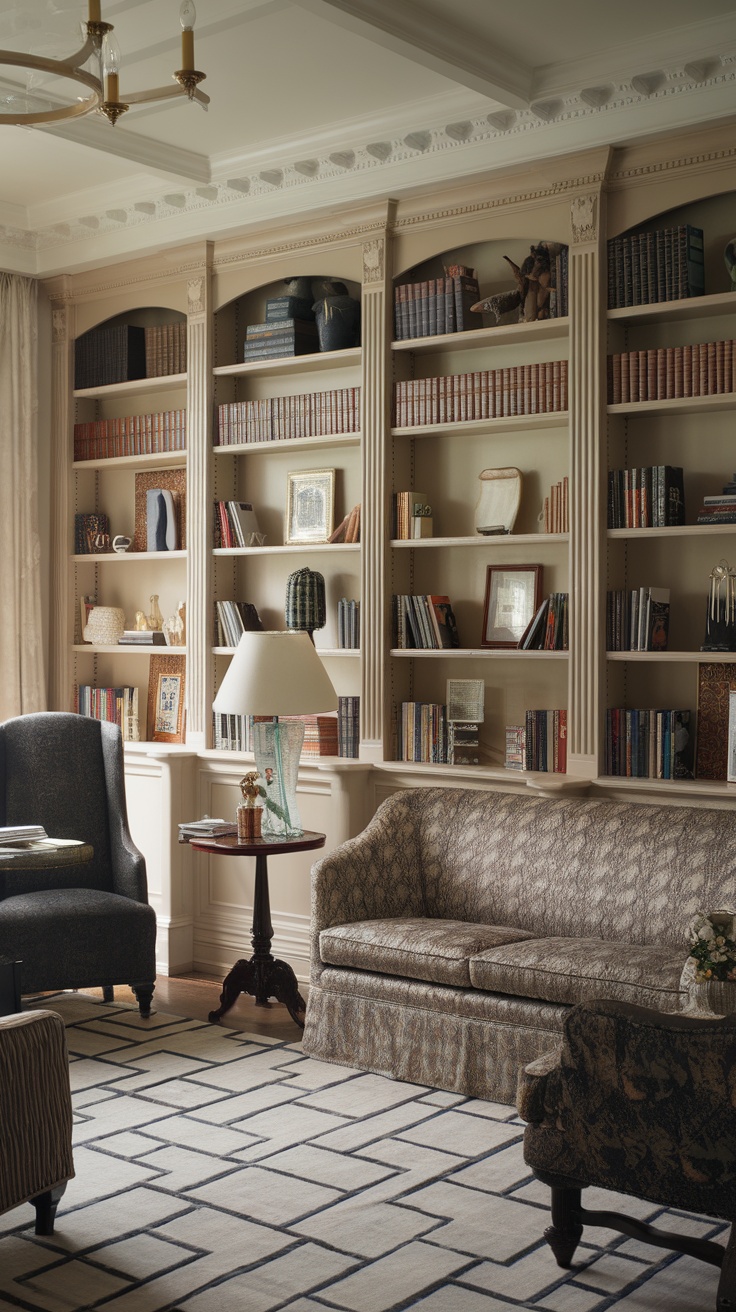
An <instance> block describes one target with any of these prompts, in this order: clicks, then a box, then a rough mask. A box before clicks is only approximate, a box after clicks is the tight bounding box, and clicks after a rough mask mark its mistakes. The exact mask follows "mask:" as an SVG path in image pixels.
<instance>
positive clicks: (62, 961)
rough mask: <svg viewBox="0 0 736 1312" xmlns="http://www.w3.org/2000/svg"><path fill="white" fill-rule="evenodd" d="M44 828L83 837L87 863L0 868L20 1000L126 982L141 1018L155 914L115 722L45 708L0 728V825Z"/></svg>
mask: <svg viewBox="0 0 736 1312" xmlns="http://www.w3.org/2000/svg"><path fill="white" fill-rule="evenodd" d="M15 824H40V825H43V827H44V829H45V830H46V833H47V834H48V835H49V836H50V837H53V838H77V839H82V840H83V841H84V842H85V843H88V844H90V845H91V846H92V848H93V849H94V855H93V857H92V860H91V861H89V862H87V863H85V864H77V865H71V866H64V867H62V868H58V869H51V870H45V871H42V870H24V869H17V870H13V868H12V866H7V867H6V868H5V869H2V870H0V958H5V959H6V960H10V961H20V962H21V968H20V970H21V992H22V993H24V994H28V993H40V992H48V991H51V990H54V989H75V988H91V987H98V988H99V987H101V988H102V989H103V991H104V996H105V998H106V999H108V1000H111V999H112V996H113V987H114V985H115V984H129V985H131V987H132V988H133V990H134V992H135V995H136V997H137V999H138V1005H139V1008H140V1013H141V1016H144V1017H146V1016H149V1015H150V1011H151V999H152V997H153V990H154V986H155V981H156V952H155V945H156V915H155V912H154V910H153V908H152V907H151V906H150V905H149V903H148V892H147V885H146V863H145V860H144V858H143V856H142V854H141V853H140V852H139V851H138V849H137V848H136V846H135V844H134V843H133V840H132V838H131V836H130V830H129V828H128V815H127V808H126V802H125V778H124V773H123V744H122V735H121V733H120V730H119V729H118V728H117V726H116V725H114V724H105V723H101V722H100V721H99V720H93V719H90V718H88V717H86V716H83V715H67V714H65V713H63V712H47V713H42V714H37V715H22V716H18V717H17V718H16V719H12V720H6V721H5V722H4V723H2V724H0V825H15Z"/></svg>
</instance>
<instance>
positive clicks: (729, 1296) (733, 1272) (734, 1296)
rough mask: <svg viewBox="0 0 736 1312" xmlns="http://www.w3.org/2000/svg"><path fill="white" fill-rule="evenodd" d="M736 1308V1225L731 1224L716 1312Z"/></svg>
mask: <svg viewBox="0 0 736 1312" xmlns="http://www.w3.org/2000/svg"><path fill="white" fill-rule="evenodd" d="M734 1308H736V1225H732V1226H731V1233H730V1235H729V1237H728V1243H727V1245H726V1251H725V1253H724V1254H723V1265H722V1266H721V1278H720V1280H719V1281H718V1294H717V1297H716V1312H733V1310H734Z"/></svg>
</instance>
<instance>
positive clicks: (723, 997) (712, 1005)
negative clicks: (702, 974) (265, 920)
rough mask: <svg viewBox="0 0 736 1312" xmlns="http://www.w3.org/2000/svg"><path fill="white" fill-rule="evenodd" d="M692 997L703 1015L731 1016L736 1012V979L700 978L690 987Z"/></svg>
mask: <svg viewBox="0 0 736 1312" xmlns="http://www.w3.org/2000/svg"><path fill="white" fill-rule="evenodd" d="M690 997H691V1001H692V1002H693V1003H694V1004H695V1007H696V1009H697V1011H698V1012H700V1013H701V1015H702V1014H703V1013H706V1014H709V1015H711V1016H730V1015H731V1014H732V1013H733V1012H736V980H731V979H704V980H698V981H696V982H695V983H694V984H692V985H691V987H690Z"/></svg>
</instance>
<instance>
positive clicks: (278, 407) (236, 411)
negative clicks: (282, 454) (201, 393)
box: [216, 387, 360, 446]
mask: <svg viewBox="0 0 736 1312" xmlns="http://www.w3.org/2000/svg"><path fill="white" fill-rule="evenodd" d="M359 430H360V388H359V387H336V388H332V389H331V390H330V391H326V392H300V393H298V394H296V395H294V396H271V397H262V398H261V399H260V400H256V401H228V402H225V403H224V404H222V405H219V406H218V407H217V437H216V445H217V446H236V445H242V444H244V443H245V444H247V443H249V442H282V441H289V440H291V439H294V438H306V437H331V436H336V435H338V434H341V433H357V432H359Z"/></svg>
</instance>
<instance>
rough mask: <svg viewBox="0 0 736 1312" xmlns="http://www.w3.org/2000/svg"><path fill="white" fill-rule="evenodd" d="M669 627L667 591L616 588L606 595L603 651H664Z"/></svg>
mask: <svg viewBox="0 0 736 1312" xmlns="http://www.w3.org/2000/svg"><path fill="white" fill-rule="evenodd" d="M669 626H670V590H669V588H633V589H632V590H631V591H628V590H627V589H625V588H617V589H614V590H612V591H610V592H609V593H608V594H607V598H606V649H607V651H666V650H667V642H668V638H669Z"/></svg>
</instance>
